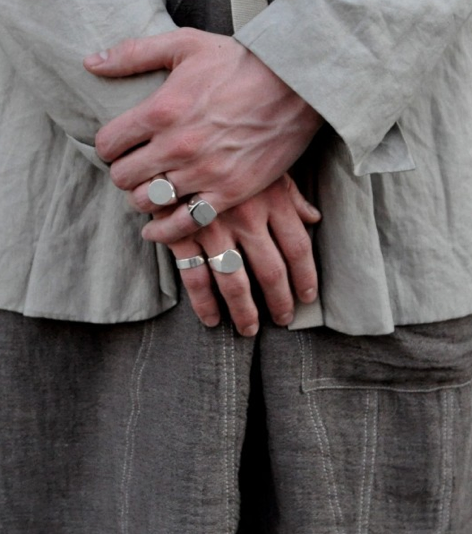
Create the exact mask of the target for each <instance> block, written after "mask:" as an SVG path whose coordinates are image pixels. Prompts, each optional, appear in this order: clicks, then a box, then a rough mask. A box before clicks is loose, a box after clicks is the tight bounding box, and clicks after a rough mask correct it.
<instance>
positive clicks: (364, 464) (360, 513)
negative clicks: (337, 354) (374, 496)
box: [357, 393, 370, 534]
mask: <svg viewBox="0 0 472 534" xmlns="http://www.w3.org/2000/svg"><path fill="white" fill-rule="evenodd" d="M369 408H370V393H368V394H367V395H366V403H365V411H364V450H363V452H362V481H361V492H360V501H359V509H358V512H357V515H358V522H359V523H358V529H357V532H358V534H362V525H363V523H364V517H363V515H364V493H365V480H366V470H367V446H368V440H369V433H368V425H369Z"/></svg>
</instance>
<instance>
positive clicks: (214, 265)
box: [208, 248, 244, 274]
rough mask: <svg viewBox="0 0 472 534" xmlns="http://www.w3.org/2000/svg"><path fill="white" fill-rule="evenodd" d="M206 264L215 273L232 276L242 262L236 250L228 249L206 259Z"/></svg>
mask: <svg viewBox="0 0 472 534" xmlns="http://www.w3.org/2000/svg"><path fill="white" fill-rule="evenodd" d="M208 264H209V265H210V267H211V269H212V270H213V271H216V272H217V273H224V274H232V273H235V272H236V271H237V270H238V269H240V268H241V267H242V266H243V265H244V262H243V258H242V256H241V254H240V253H239V252H238V250H236V249H235V248H230V249H228V250H225V251H224V252H222V253H221V254H218V255H217V256H213V257H212V258H208Z"/></svg>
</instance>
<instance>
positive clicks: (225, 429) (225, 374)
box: [222, 323, 230, 534]
mask: <svg viewBox="0 0 472 534" xmlns="http://www.w3.org/2000/svg"><path fill="white" fill-rule="evenodd" d="M222 337H223V380H224V394H223V398H224V402H223V448H224V464H225V465H224V470H225V490H226V512H225V514H226V532H227V533H228V534H229V532H230V511H229V495H230V487H229V486H230V482H229V458H228V438H227V436H228V413H227V412H228V372H227V361H226V327H225V325H224V323H222Z"/></svg>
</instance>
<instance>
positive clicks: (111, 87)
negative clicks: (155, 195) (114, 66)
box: [0, 0, 176, 166]
mask: <svg viewBox="0 0 472 534" xmlns="http://www.w3.org/2000/svg"><path fill="white" fill-rule="evenodd" d="M0 11H1V12H2V16H1V18H0V47H1V49H2V51H3V52H4V54H5V55H6V56H7V57H8V58H9V60H10V62H11V64H12V65H13V66H14V68H15V70H16V72H17V73H18V74H19V75H20V76H21V77H22V79H23V80H24V82H25V83H26V84H27V85H28V86H29V87H30V90H31V91H32V93H33V94H34V97H35V100H36V101H37V102H38V103H39V105H41V106H42V107H43V109H44V110H45V111H46V112H47V113H48V115H49V116H50V117H51V118H52V119H53V120H54V121H55V123H56V124H58V125H59V126H60V127H61V128H62V129H63V130H64V131H65V133H66V134H67V135H68V136H69V138H70V139H71V141H72V142H73V143H74V144H75V145H76V146H77V148H79V150H81V151H82V152H83V153H84V154H85V155H86V157H88V158H89V159H90V160H92V161H93V162H94V163H95V164H97V165H98V166H103V164H102V163H101V162H100V160H99V158H98V157H97V156H96V155H95V150H94V148H93V144H94V137H95V133H96V132H97V130H98V128H99V127H100V126H101V125H103V124H105V123H107V122H108V121H110V120H111V119H112V118H114V117H116V116H117V115H119V114H120V113H122V112H123V111H125V110H127V109H129V108H131V107H133V106H134V105H135V104H137V103H138V102H140V101H141V100H143V99H144V98H146V97H147V96H148V95H149V94H151V93H152V92H153V91H154V90H155V89H156V87H158V86H159V85H160V84H162V83H163V81H164V80H165V77H166V73H165V72H164V71H159V72H155V73H152V74H149V75H146V76H139V77H133V78H126V79H125V78H123V79H105V78H97V77H95V76H93V75H91V74H89V73H88V72H86V71H85V69H84V68H83V66H82V61H83V58H84V56H86V55H88V54H90V53H92V52H96V51H97V50H102V49H105V48H107V47H109V46H110V45H113V44H116V43H117V42H119V41H120V40H122V39H125V38H129V37H141V36H146V35H155V34H159V33H163V32H167V31H171V30H174V29H175V28H176V26H175V24H174V23H173V22H172V20H171V18H170V16H169V15H168V13H167V11H166V9H165V6H164V3H163V1H162V0H152V1H151V0H134V1H133V2H130V1H129V0H114V1H113V2H110V1H103V0H67V1H66V2H65V1H63V0H43V1H41V2H31V1H30V0H0Z"/></svg>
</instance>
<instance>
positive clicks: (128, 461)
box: [120, 321, 154, 534]
mask: <svg viewBox="0 0 472 534" xmlns="http://www.w3.org/2000/svg"><path fill="white" fill-rule="evenodd" d="M153 335H154V321H150V322H146V323H145V325H144V333H143V338H142V341H141V346H140V347H139V350H138V353H137V355H136V359H135V361H134V365H133V369H132V371H131V377H130V382H129V396H130V404H131V409H130V413H129V416H128V421H127V424H126V431H125V452H124V458H123V467H122V477H121V511H120V532H121V534H129V486H130V481H131V477H132V470H133V460H134V452H135V438H136V428H137V425H138V421H139V417H140V413H141V384H142V376H143V371H144V368H145V366H146V363H147V360H148V356H149V352H150V347H151V345H152V338H153Z"/></svg>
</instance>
